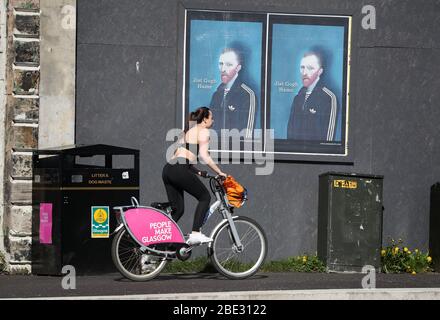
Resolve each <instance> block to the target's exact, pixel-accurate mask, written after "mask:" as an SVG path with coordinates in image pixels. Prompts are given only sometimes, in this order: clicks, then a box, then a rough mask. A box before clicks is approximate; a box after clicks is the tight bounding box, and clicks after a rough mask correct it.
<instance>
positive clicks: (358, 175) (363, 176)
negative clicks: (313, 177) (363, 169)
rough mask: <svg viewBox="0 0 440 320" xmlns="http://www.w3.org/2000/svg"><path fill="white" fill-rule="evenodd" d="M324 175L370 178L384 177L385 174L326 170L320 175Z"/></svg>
mask: <svg viewBox="0 0 440 320" xmlns="http://www.w3.org/2000/svg"><path fill="white" fill-rule="evenodd" d="M319 176H320V177H323V176H343V177H352V178H370V179H383V177H384V176H381V175H373V174H365V173H354V172H351V173H350V172H333V171H331V172H325V173H323V174H320V175H319Z"/></svg>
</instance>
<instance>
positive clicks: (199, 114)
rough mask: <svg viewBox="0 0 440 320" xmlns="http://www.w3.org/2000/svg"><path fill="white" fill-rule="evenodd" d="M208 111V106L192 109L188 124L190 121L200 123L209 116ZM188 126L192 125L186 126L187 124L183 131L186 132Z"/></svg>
mask: <svg viewBox="0 0 440 320" xmlns="http://www.w3.org/2000/svg"><path fill="white" fill-rule="evenodd" d="M209 112H210V110H209V108H208V107H200V108H198V109H197V110H194V111H193V112H191V113H190V114H189V121H188V122H189V124H191V122H192V123H196V124H200V123H202V122H203V120H204V119H207V118H209ZM190 127H192V125H190V126H188V124H187V125H186V126H185V130H184V132H187V131H188V130H189V128H190Z"/></svg>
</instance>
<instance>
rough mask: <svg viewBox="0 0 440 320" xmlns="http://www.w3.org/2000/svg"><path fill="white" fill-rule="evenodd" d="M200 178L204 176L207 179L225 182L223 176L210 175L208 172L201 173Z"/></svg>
mask: <svg viewBox="0 0 440 320" xmlns="http://www.w3.org/2000/svg"><path fill="white" fill-rule="evenodd" d="M200 176H202V177H203V178H206V179H215V180H224V179H225V177H223V176H221V175H215V176H214V175H212V174H209V173H208V172H207V171H200Z"/></svg>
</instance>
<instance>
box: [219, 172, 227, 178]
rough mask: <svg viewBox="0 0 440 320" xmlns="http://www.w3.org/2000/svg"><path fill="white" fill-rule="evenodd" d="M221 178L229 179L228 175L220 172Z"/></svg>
mask: <svg viewBox="0 0 440 320" xmlns="http://www.w3.org/2000/svg"><path fill="white" fill-rule="evenodd" d="M218 175H219V176H220V177H223V178H225V179H226V178H227V177H228V175H227V174H226V173H224V172H221V171H220V172H219V174H218Z"/></svg>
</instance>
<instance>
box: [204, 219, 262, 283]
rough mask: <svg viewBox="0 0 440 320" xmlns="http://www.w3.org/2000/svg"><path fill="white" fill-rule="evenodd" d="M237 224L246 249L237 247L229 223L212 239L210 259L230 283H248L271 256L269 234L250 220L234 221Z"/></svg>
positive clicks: (209, 251)
mask: <svg viewBox="0 0 440 320" xmlns="http://www.w3.org/2000/svg"><path fill="white" fill-rule="evenodd" d="M233 219H234V224H235V227H236V229H237V233H238V235H239V237H240V240H241V243H242V245H243V246H242V249H240V248H237V246H236V245H235V243H234V240H233V237H232V233H231V228H230V226H229V222H228V221H224V222H222V224H221V225H220V226H219V227H218V228H217V229H216V231H215V232H214V234H213V235H212V236H211V238H213V239H214V240H213V242H212V243H211V244H210V245H209V247H208V255H209V256H210V258H211V262H212V264H213V265H214V267H215V268H216V269H217V271H218V272H220V273H221V274H223V275H224V276H226V277H228V278H230V279H245V278H248V277H250V276H252V275H254V274H255V273H256V272H257V271H258V269H259V268H260V267H261V265H262V264H263V262H264V260H265V258H266V254H267V239H266V234H265V233H264V231H263V229H262V228H261V227H260V225H259V224H258V223H257V222H255V221H254V220H252V219H250V218H247V217H234V218H233Z"/></svg>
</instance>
